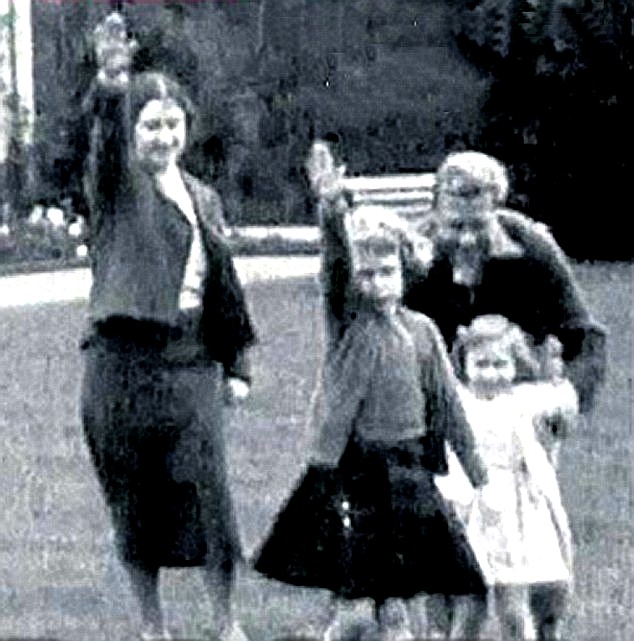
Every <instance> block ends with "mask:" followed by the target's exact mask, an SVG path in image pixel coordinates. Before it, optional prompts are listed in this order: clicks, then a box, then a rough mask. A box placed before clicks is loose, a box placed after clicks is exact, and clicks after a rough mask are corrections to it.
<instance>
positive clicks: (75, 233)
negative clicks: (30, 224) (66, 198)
mask: <svg viewBox="0 0 634 641" xmlns="http://www.w3.org/2000/svg"><path fill="white" fill-rule="evenodd" d="M82 232H83V225H82V224H81V223H80V222H79V221H78V220H76V221H75V222H74V223H71V224H70V225H68V235H69V236H70V237H71V238H79V237H80V236H81V235H82Z"/></svg>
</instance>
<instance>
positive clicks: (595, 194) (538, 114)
mask: <svg viewBox="0 0 634 641" xmlns="http://www.w3.org/2000/svg"><path fill="white" fill-rule="evenodd" d="M633 30H634V8H633V6H632V4H631V3H630V2H626V1H625V0H483V1H482V2H470V3H469V4H468V5H467V6H466V7H465V8H464V10H463V12H462V14H461V19H460V21H459V24H458V25H457V28H456V33H457V38H458V42H459V43H460V45H461V47H462V49H463V51H464V53H465V54H466V56H467V57H468V58H469V59H470V60H471V61H473V62H474V63H475V64H476V65H478V66H479V67H480V68H481V69H483V70H484V71H485V72H486V73H489V74H491V76H492V77H493V78H494V82H493V85H492V88H491V92H490V95H489V98H488V100H487V104H486V106H485V109H484V113H483V128H482V132H481V139H480V146H481V147H483V148H484V149H485V150H488V151H489V152H491V153H494V154H495V155H497V156H498V157H500V158H501V159H502V160H504V161H505V162H507V163H508V164H509V165H510V167H511V171H512V177H513V179H514V199H515V204H517V205H520V206H522V207H523V208H525V209H527V210H528V211H529V213H531V214H532V215H533V216H535V217H536V218H540V219H542V220H545V221H546V222H547V223H549V224H550V225H551V226H552V227H553V229H554V230H555V232H556V234H557V236H558V237H559V238H560V239H561V241H562V243H563V244H564V246H565V248H566V249H568V250H569V251H570V252H571V253H574V254H578V255H585V256H591V257H606V258H614V257H620V258H626V257H631V256H632V255H634V251H633V249H632V246H631V243H629V242H626V241H625V240H620V239H622V238H623V234H619V233H618V229H619V227H618V226H619V223H620V220H621V219H622V213H623V212H622V209H623V207H624V203H625V202H627V200H628V197H629V193H628V192H629V189H628V188H627V187H626V186H627V184H628V182H629V181H628V178H629V176H630V174H631V173H632V169H633V167H632V161H631V148H632V145H633V144H634V127H633V125H632V113H634V110H633V109H632V107H633V106H634V104H633V101H632V98H631V97H630V94H631V90H630V87H631V86H632V83H633V81H634V35H633ZM597 215H598V216H597ZM597 218H598V219H599V221H600V222H597Z"/></svg>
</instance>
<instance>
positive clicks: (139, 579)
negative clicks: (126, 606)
mask: <svg viewBox="0 0 634 641" xmlns="http://www.w3.org/2000/svg"><path fill="white" fill-rule="evenodd" d="M123 567H124V568H125V570H126V572H127V574H128V577H129V578H130V584H131V586H132V591H133V593H134V596H135V597H136V599H137V602H138V604H139V607H140V609H141V618H142V620H143V632H142V635H143V638H147V639H151V638H156V639H161V638H169V637H168V635H167V632H166V630H165V627H164V624H163V612H162V610H161V602H160V596H159V569H158V568H155V567H148V566H147V565H145V564H143V563H139V562H134V561H132V562H131V561H124V562H123Z"/></svg>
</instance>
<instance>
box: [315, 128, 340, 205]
mask: <svg viewBox="0 0 634 641" xmlns="http://www.w3.org/2000/svg"><path fill="white" fill-rule="evenodd" d="M306 171H307V173H308V181H309V183H310V186H311V188H312V190H313V192H314V193H315V195H316V196H317V198H321V199H334V198H336V197H337V196H339V195H340V194H341V193H342V191H343V183H342V178H343V176H344V174H345V172H346V168H345V166H344V165H337V164H336V163H335V159H334V157H333V156H332V153H331V151H330V148H329V147H328V144H327V143H325V142H323V141H319V140H318V141H315V142H314V143H313V146H312V148H311V150H310V153H309V156H308V160H307V161H306Z"/></svg>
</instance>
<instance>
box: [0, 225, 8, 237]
mask: <svg viewBox="0 0 634 641" xmlns="http://www.w3.org/2000/svg"><path fill="white" fill-rule="evenodd" d="M10 234H11V230H10V229H9V225H7V224H6V223H5V224H4V225H0V236H9V235H10Z"/></svg>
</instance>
